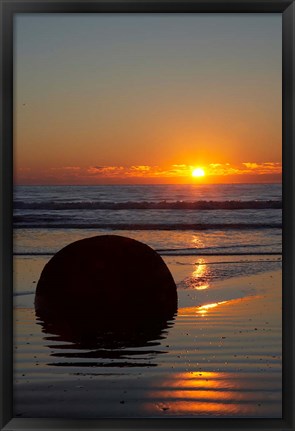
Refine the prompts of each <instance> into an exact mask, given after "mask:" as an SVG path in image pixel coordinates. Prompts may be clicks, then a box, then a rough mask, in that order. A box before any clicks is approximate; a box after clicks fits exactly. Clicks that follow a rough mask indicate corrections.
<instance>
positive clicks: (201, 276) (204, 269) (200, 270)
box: [192, 258, 209, 290]
mask: <svg viewBox="0 0 295 431" xmlns="http://www.w3.org/2000/svg"><path fill="white" fill-rule="evenodd" d="M195 265H196V269H195V270H194V272H193V274H192V278H193V280H194V281H196V285H195V287H194V288H195V289H196V290H205V289H208V287H209V283H208V281H207V277H208V265H207V264H206V261H205V259H203V258H199V259H198V261H197V262H196V263H195Z"/></svg>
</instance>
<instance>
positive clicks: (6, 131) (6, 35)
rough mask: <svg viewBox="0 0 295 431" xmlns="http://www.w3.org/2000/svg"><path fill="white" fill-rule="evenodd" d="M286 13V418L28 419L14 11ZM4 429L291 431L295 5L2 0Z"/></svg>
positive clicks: (279, 0) (0, 396) (285, 0)
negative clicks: (20, 400)
mask: <svg viewBox="0 0 295 431" xmlns="http://www.w3.org/2000/svg"><path fill="white" fill-rule="evenodd" d="M32 12H34V13H38V12H41V13H46V12H50V13H60V12H63V13H83V12H85V13H90V12H92V13H94V12H96V13H97V12H128V13H132V12H136V13H147V12H153V13H165V12H169V13H182V12H186V13H196V12H198V13H202V12H206V13H208V12H209V13H225V12H226V13H234V12H235V13H245V14H246V13H251V12H252V13H270V14H271V13H281V14H282V22H283V34H282V40H283V112H282V115H283V418H282V419H234V418H233V419H217V418H212V419H197V418H196V419H170V418H167V419H101V420H92V419H91V420H88V419H87V420H66V419H37V418H36V419H34V418H30V419H23V418H14V417H13V398H12V371H13V367H12V357H13V355H12V345H13V342H12V336H13V313H12V305H13V301H12V287H13V286H12V284H13V276H12V267H13V266H12V249H13V247H12V245H13V239H12V237H13V227H12V214H13V210H12V202H13V145H12V143H13V97H12V95H13V17H14V14H16V13H32ZM1 33H2V34H1V36H2V44H1V120H0V121H1V124H0V130H1V146H0V160H1V173H0V175H1V180H0V197H1V201H0V202H1V204H0V209H1V215H0V228H1V229H0V247H1V248H0V274H1V298H0V307H1V309H0V316H1V325H0V330H1V364H0V366H1V368H0V376H1V393H0V400H1V401H0V425H1V430H6V431H8V430H29V429H38V430H45V429H46V430H51V429H52V430H53V429H54V430H70V429H84V430H88V429H99V430H112V429H113V430H115V429H116V430H122V431H123V430H129V429H130V430H131V429H137V430H141V429H144V430H157V429H159V430H160V429H161V430H173V429H178V430H182V429H198V430H202V429H216V430H223V429H237V430H238V429H249V430H250V429H251V430H258V429H284V430H292V429H294V423H295V421H294V418H295V416H294V415H295V409H294V405H295V402H294V401H295V400H294V387H295V385H294V365H293V364H294V359H295V355H294V348H295V342H294V305H295V304H294V293H293V289H294V281H295V279H294V216H295V212H294V192H295V187H294V184H295V170H294V169H292V168H294V166H295V158H294V115H295V106H294V100H295V97H294V89H295V75H294V66H295V55H294V54H295V50H294V47H295V34H294V33H295V5H294V1H291V0H242V1H239V0H226V1H223V0H186V1H181V0H148V1H147V0H145V1H140V0H129V1H125V0H108V1H99V0H92V1H83V0H70V1H58V0H49V1H42V0H35V1H28V0H21V1H17V0H16V1H14V0H1Z"/></svg>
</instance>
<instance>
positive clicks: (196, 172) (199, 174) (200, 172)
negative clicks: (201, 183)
mask: <svg viewBox="0 0 295 431" xmlns="http://www.w3.org/2000/svg"><path fill="white" fill-rule="evenodd" d="M192 176H193V177H204V176H205V171H204V169H203V168H196V169H194V170H193V172H192Z"/></svg>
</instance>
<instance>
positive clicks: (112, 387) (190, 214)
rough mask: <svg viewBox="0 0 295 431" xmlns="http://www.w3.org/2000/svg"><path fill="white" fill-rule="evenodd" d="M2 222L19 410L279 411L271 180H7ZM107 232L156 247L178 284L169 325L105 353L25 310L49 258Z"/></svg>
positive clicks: (278, 251) (276, 240) (93, 413)
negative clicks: (8, 197)
mask: <svg viewBox="0 0 295 431" xmlns="http://www.w3.org/2000/svg"><path fill="white" fill-rule="evenodd" d="M13 219H14V313H15V322H16V325H15V345H14V351H15V378H14V384H15V414H16V416H20V417H86V418H91V417H92V418H93V417H163V416H165V417H167V416H172V417H183V416H185V417H196V416H197V417H216V416H217V417H220V416H221V417H223V416H224V417H280V415H281V265H282V258H281V255H282V187H281V185H280V184H226V185H199V184H194V185H105V186H103V185H101V186H16V187H15V191H14V216H13ZM104 234H115V235H122V236H127V237H131V238H134V239H137V240H139V241H142V242H144V243H146V244H148V245H149V246H151V247H152V248H154V249H155V250H157V251H158V253H159V254H160V255H161V256H162V257H163V259H164V261H165V262H166V264H167V265H168V267H169V269H170V271H171V273H172V275H173V277H174V280H175V282H176V284H177V290H178V312H177V315H176V316H175V317H174V319H172V320H171V321H169V322H167V325H166V327H164V328H162V330H161V331H159V333H158V334H154V336H153V337H151V338H150V339H149V340H145V341H144V342H143V341H142V342H141V343H137V344H136V343H135V344H132V343H131V344H130V345H128V346H127V345H125V346H120V347H117V348H116V349H114V348H106V347H105V345H102V344H100V343H99V341H98V342H97V345H95V346H93V345H91V346H88V345H81V344H79V343H78V342H77V340H74V339H64V338H63V337H62V335H61V334H58V333H57V332H56V331H54V330H53V329H52V330H51V331H50V328H49V329H48V327H45V326H44V324H42V322H40V321H39V320H38V318H36V316H35V313H34V295H35V289H36V285H37V282H38V279H39V277H40V273H41V271H42V268H43V267H44V265H45V264H46V262H48V260H49V259H50V258H51V256H52V255H53V254H54V253H56V252H57V251H58V250H60V249H61V248H62V247H64V246H66V245H67V244H69V243H71V242H73V241H75V240H78V239H82V238H86V237H91V236H95V235H104ZM274 280H276V281H274ZM76 404H77V408H76V410H75V408H73V406H75V405H76Z"/></svg>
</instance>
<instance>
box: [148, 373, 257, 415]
mask: <svg viewBox="0 0 295 431" xmlns="http://www.w3.org/2000/svg"><path fill="white" fill-rule="evenodd" d="M243 380H244V377H242V376H240V375H238V374H236V373H225V372H205V371H202V372H184V373H178V374H174V375H173V376H171V377H170V378H167V380H165V381H163V382H162V384H160V385H159V387H158V388H157V390H155V391H153V392H151V393H150V398H152V399H153V400H154V402H153V403H147V406H146V408H147V410H148V411H149V412H150V413H151V412H152V411H155V410H156V409H160V410H165V411H167V413H168V414H171V415H199V416H200V415H204V416H206V415H211V414H214V415H216V416H223V415H224V416H227V415H234V414H235V413H237V412H239V413H241V414H249V413H251V411H253V410H254V404H255V402H256V401H258V402H259V401H261V400H259V399H257V400H256V399H255V391H253V390H249V391H246V390H245V388H244V391H242V390H241V389H242V383H244V382H243ZM253 393H254V394H253ZM161 400H165V403H163V402H161ZM216 416H215V417H216Z"/></svg>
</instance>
